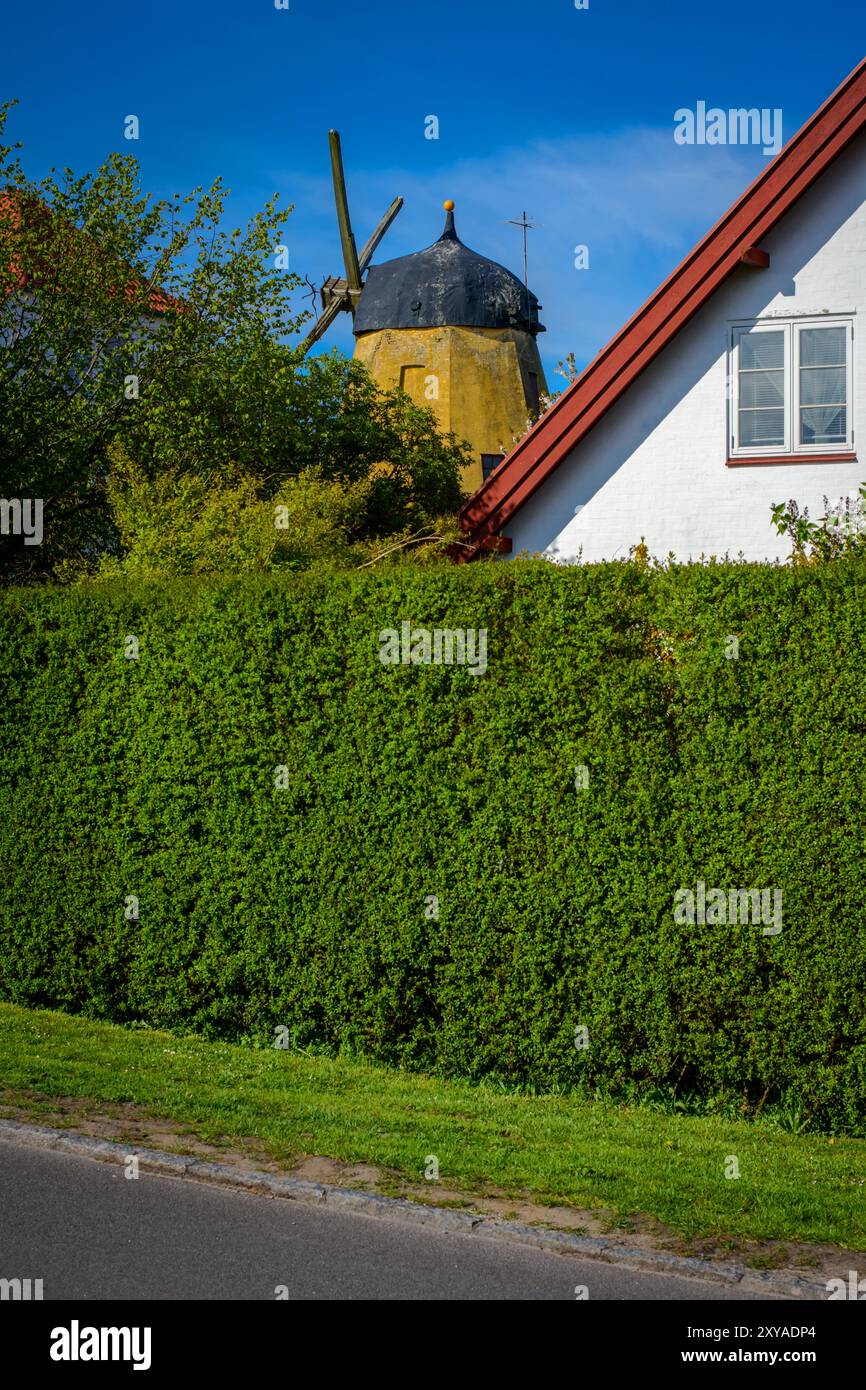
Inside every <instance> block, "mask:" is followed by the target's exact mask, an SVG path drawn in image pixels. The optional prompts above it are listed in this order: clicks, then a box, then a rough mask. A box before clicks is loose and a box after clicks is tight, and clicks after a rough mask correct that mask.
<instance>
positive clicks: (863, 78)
mask: <svg viewBox="0 0 866 1390" xmlns="http://www.w3.org/2000/svg"><path fill="white" fill-rule="evenodd" d="M864 125H866V58H864V59H862V60H861V62H860V63H859V64H858V65H857V67H856V68H855V69H854V71H853V72H852V73H850V74H849V76H848V77H846V79H845V81H844V82H843V83H842V84H841V85H840V86H839V87H837V89H836V91H835V92H833V94H832V95H831V96H830V97H828V98H827V100H826V101H825V102H824V104H823V105H822V106H820V107H819V108H818V110H817V111H816V112H815V114H814V115H813V116H810V118H809V120H808V121H806V123H805V125H803V126H802V127H801V129H800V130H799V131H798V132H797V133H796V135H794V136H792V137H791V139H790V140H789V141H788V143H787V144H786V145H785V146H784V148H783V149H782V150H780V152H779V154H778V155H776V157H775V159H774V160H773V161H772V162H771V163H770V164H768V165H767V168H766V169H764V170H763V171H762V172H761V173H760V174H759V175H758V177H757V178H756V179H755V180H754V182H753V183H752V184H750V185H749V187H748V188H747V189H746V191H745V192H744V193H743V194H742V195H741V196H740V197H739V198H738V199H737V201H736V202H735V203H734V204H733V205H732V207H730V208H729V209H728V211H727V212H726V213H724V215H723V216H722V217H721V218H720V219H719V221H718V222H717V223H716V224H715V226H714V227H713V228H712V229H711V230H710V231H709V232H708V233H707V234H706V236H705V237H703V239H702V240H701V241H699V242H698V244H697V246H696V247H695V248H694V250H692V251H691V252H690V253H689V254H688V256H686V258H685V260H683V261H682V262H681V263H680V264H679V265H678V266H677V268H676V270H674V271H673V272H672V273H671V274H670V275H669V276H668V278H667V279H666V280H665V281H664V282H663V283H662V284H661V285H660V286H659V288H658V289H657V290H656V291H655V293H654V294H653V295H652V296H651V297H650V298H649V299H648V300H647V301H646V303H645V304H644V305H642V307H641V308H640V309H638V311H637V313H635V314H634V315H633V316H632V317H631V318H630V319H629V320H628V322H627V323H626V324H625V326H624V327H623V328H621V329H620V330H619V332H618V333H617V334H616V335H615V336H614V337H613V338H612V339H611V341H610V342H609V343H608V344H607V346H606V347H604V348H602V350H601V352H599V353H598V355H597V356H596V357H595V358H593V360H592V361H591V362H590V363H589V365H588V366H587V367H585V368H584V370H583V372H582V373H581V374H580V376H579V377H578V378H577V380H576V381H575V382H573V384H572V385H571V386H569V387H568V388H567V390H566V391H564V392H563V394H562V396H560V398H559V400H558V401H557V402H556V404H555V405H553V406H551V407H550V409H549V410H548V411H546V412H545V414H544V415H543V416H542V417H541V419H540V420H539V421H538V423H537V424H536V425H535V426H534V428H533V429H532V430H531V431H530V432H529V433H528V434H527V435H525V436H524V437H523V439H521V440H520V442H519V443H518V444H517V445H515V447H514V448H513V449H512V451H511V453H510V454H508V455H507V457H506V458H505V459H504V460H503V462H502V463H501V464H500V465H499V466H498V468H496V469H495V470H494V472H493V473H491V475H490V477H489V478H488V479H487V480H486V481H485V482H484V483H483V484H482V486H481V487H480V488H479V489H478V491H477V492H476V493H474V494H473V495H472V497H470V498H469V499H468V500H467V501H466V502H465V503H464V504H463V507H462V508H461V510H460V524H461V526H462V527H463V529H464V531H468V532H469V533H470V535H471V537H472V539H473V540H474V541H477V542H478V543H479V544H480V543H481V542H482V541H484V540H485V539H487V538H488V537H490V536H493V535H495V534H496V533H497V532H499V531H500V530H501V529H502V528H503V527H504V526H505V525H506V524H507V522H508V521H509V519H510V518H511V517H512V516H514V514H515V512H517V511H518V510H519V509H520V508H521V507H522V506H523V505H524V504H525V503H526V502H527V501H528V500H529V498H530V497H531V496H532V494H533V493H534V492H535V491H536V489H537V488H538V487H540V486H541V484H542V483H543V482H544V481H545V479H546V478H548V477H549V475H550V474H551V473H552V472H553V470H554V469H555V468H556V467H557V466H558V465H559V464H560V463H561V462H562V460H563V459H564V458H565V457H566V456H567V455H568V454H569V453H570V452H571V450H572V449H573V448H574V447H575V445H576V444H578V443H579V442H580V441H581V440H582V439H583V438H584V437H585V435H587V434H588V433H589V431H590V430H591V429H592V427H593V425H595V424H597V423H598V421H599V420H600V419H601V418H602V416H603V415H604V414H605V413H606V412H607V411H608V410H609V409H610V408H611V406H612V405H613V404H614V402H615V401H617V400H618V399H619V398H620V396H622V395H623V393H624V392H625V391H626V390H627V388H628V387H629V386H630V385H631V383H632V382H633V381H634V380H635V378H636V377H637V376H638V375H639V374H640V373H641V372H642V371H643V370H644V369H645V368H646V367H647V366H648V365H649V363H650V362H652V360H653V359H654V358H655V357H656V356H657V355H658V354H659V353H660V352H661V351H662V349H663V348H664V347H666V346H667V344H668V343H669V342H670V341H671V340H672V339H673V338H674V336H675V335H676V334H677V333H678V332H679V330H680V329H681V328H682V327H683V326H684V325H685V324H686V323H687V322H688V321H689V319H691V318H692V317H693V315H694V314H696V313H697V311H698V310H699V309H700V308H701V307H702V306H703V305H704V304H705V303H706V302H707V300H708V299H709V298H710V296H711V295H712V294H714V293H715V291H716V290H717V289H718V288H719V286H720V285H721V284H722V283H723V282H724V281H725V280H726V279H727V278H728V276H730V275H731V274H732V273H733V272H734V270H736V268H737V266H738V265H739V264H740V263H741V258H742V256H743V253H744V252H745V251H747V250H749V249H750V248H752V247H755V246H757V245H758V244H759V242H760V240H761V238H762V237H764V236H766V234H767V233H768V232H769V231H770V229H771V228H772V227H774V226H775V225H776V223H777V222H779V221H780V220H781V219H782V217H784V215H785V213H787V212H788V211H789V209H790V208H791V207H793V205H794V204H795V203H796V202H797V200H798V199H799V198H801V197H802V195H803V194H804V193H805V192H806V191H807V190H808V189H809V188H810V187H811V186H812V184H813V183H814V182H815V181H816V180H817V179H818V178H819V177H820V175H821V174H822V173H823V172H824V171H825V169H827V167H828V166H829V165H830V164H831V163H832V161H833V160H834V159H835V158H836V156H837V155H838V154H840V153H841V152H842V150H843V149H845V147H846V146H847V145H848V144H849V143H850V142H851V141H852V140H853V139H854V137H855V136H856V135H857V134H858V133H859V131H860V130H862V129H863V127H864Z"/></svg>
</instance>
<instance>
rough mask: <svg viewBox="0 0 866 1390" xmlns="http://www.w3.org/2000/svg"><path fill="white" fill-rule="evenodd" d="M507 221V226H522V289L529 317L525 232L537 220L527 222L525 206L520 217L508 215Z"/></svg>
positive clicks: (528, 316)
mask: <svg viewBox="0 0 866 1390" xmlns="http://www.w3.org/2000/svg"><path fill="white" fill-rule="evenodd" d="M507 222H508V226H509V227H522V228H523V287H524V289H525V290H526V316H527V318H530V314H531V300H530V298H529V268H528V258H527V254H526V233H527V230H528V229H529V228H531V227H537V226H538V223H537V222H527V220H526V209H525V208H524V210H523V215H522V217H521V218H520V219H519V220H518V219H517V218H515V217H509V218H508V219H507ZM530 322H531V318H530Z"/></svg>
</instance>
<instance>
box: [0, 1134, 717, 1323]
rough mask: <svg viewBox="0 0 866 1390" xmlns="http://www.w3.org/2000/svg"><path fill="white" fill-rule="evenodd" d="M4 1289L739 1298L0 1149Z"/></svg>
mask: <svg viewBox="0 0 866 1390" xmlns="http://www.w3.org/2000/svg"><path fill="white" fill-rule="evenodd" d="M0 1278H7V1279H9V1278H19V1279H26V1278H30V1279H42V1280H43V1296H44V1299H45V1300H51V1299H88V1298H89V1299H274V1297H275V1290H276V1289H277V1287H278V1286H279V1285H285V1286H286V1287H287V1289H288V1296H289V1298H290V1299H317V1300H332V1299H432V1300H441V1299H459V1300H473V1299H519V1300H526V1299H568V1300H573V1299H574V1298H575V1296H576V1295H575V1287H576V1286H577V1285H585V1286H586V1288H587V1291H588V1296H589V1298H590V1299H617V1300H624V1299H629V1300H630V1299H651V1300H656V1301H660V1300H663V1301H679V1300H684V1299H685V1300H691V1301H694V1300H704V1299H712V1300H719V1301H721V1300H739V1299H742V1298H743V1297H744V1294H743V1292H742V1290H738V1289H737V1288H728V1287H727V1286H721V1285H718V1284H713V1283H704V1282H699V1281H696V1280H692V1279H683V1278H680V1277H673V1276H670V1275H664V1274H655V1273H645V1272H642V1271H637V1270H633V1269H627V1268H624V1267H620V1266H616V1265H611V1264H605V1263H602V1262H600V1261H594V1260H580V1259H575V1258H574V1257H573V1256H570V1255H558V1254H552V1253H548V1252H545V1251H541V1250H535V1249H532V1248H531V1247H523V1246H520V1245H515V1244H513V1243H512V1242H506V1241H502V1240H497V1239H495V1238H488V1237H484V1236H477V1235H468V1234H462V1233H452V1232H438V1231H428V1230H425V1229H424V1228H419V1227H415V1226H412V1225H409V1224H407V1223H405V1222H400V1221H397V1220H395V1221H393V1222H391V1221H389V1220H383V1219H381V1218H376V1217H370V1216H361V1215H355V1214H346V1213H343V1212H336V1211H328V1210H327V1208H326V1207H325V1208H317V1207H313V1206H304V1205H300V1204H298V1203H295V1202H291V1201H284V1200H282V1199H274V1198H269V1197H260V1196H251V1195H248V1194H246V1193H242V1192H237V1191H235V1190H233V1189H224V1188H218V1187H209V1186H205V1185H203V1184H201V1183H194V1182H191V1181H189V1180H185V1179H182V1178H180V1179H179V1178H167V1177H157V1176H152V1175H150V1174H147V1173H142V1174H141V1176H140V1177H139V1178H138V1179H129V1178H126V1177H125V1176H124V1169H123V1168H122V1167H119V1166H115V1165H114V1164H107V1163H99V1162H95V1161H94V1160H92V1159H88V1158H82V1157H79V1156H77V1155H73V1154H64V1153H56V1152H51V1151H44V1150H38V1149H33V1148H28V1147H25V1146H23V1145H22V1146H18V1145H17V1144H15V1143H13V1142H8V1141H6V1140H4V1141H3V1142H0Z"/></svg>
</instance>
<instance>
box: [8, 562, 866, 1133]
mask: <svg viewBox="0 0 866 1390" xmlns="http://www.w3.org/2000/svg"><path fill="white" fill-rule="evenodd" d="M864 612H866V564H864V562H862V561H860V560H851V561H842V562H839V563H836V564H833V565H828V566H824V567H806V568H797V569H782V568H769V567H762V566H752V565H729V564H719V565H708V566H680V567H673V568H671V569H668V570H661V571H648V570H646V569H644V568H641V567H640V566H638V565H636V564H616V565H600V566H588V567H575V568H567V569H563V568H557V567H554V566H551V565H547V564H545V563H543V562H512V563H506V564H502V563H495V564H489V565H478V566H472V567H463V568H456V567H452V566H447V567H438V566H431V567H430V568H428V569H426V570H423V569H422V570H418V569H415V568H412V567H410V566H397V567H395V568H392V569H389V570H388V571H387V572H383V573H379V572H377V571H376V570H375V569H374V570H371V571H368V572H365V573H363V574H357V573H356V574H346V575H340V576H336V577H334V576H331V577H328V578H316V577H314V576H311V575H303V574H302V575H297V576H294V577H287V576H256V577H237V578H233V579H226V580H222V581H218V582H217V581H213V580H194V579H182V580H173V581H168V582H160V583H154V582H151V583H147V582H136V583H133V582H132V581H125V582H121V581H114V582H111V583H109V582H106V583H103V584H99V585H90V586H87V585H86V586H83V587H80V588H76V589H66V590H36V589H26V590H22V589H19V590H13V591H7V592H6V593H5V594H4V595H3V596H2V598H0V613H2V618H0V623H2V656H0V664H2V679H3V690H4V692H5V699H4V702H3V709H2V715H0V719H2V745H3V753H2V765H0V766H2V773H0V776H2V780H3V783H4V786H3V789H2V801H0V808H2V809H0V854H2V862H3V865H4V874H3V887H2V905H0V920H2V933H3V934H2V945H0V996H2V997H3V998H5V999H8V1000H12V1001H15V1002H19V1003H23V1004H29V1005H33V1006H53V1007H60V1008H64V1009H67V1010H70V1011H75V1012H82V1013H85V1014H87V1015H89V1016H91V1017H99V1018H109V1019H114V1020H117V1021H120V1022H131V1021H135V1020H144V1021H146V1022H148V1023H151V1024H154V1025H158V1026H165V1027H169V1028H173V1029H176V1030H196V1031H198V1032H201V1033H204V1034H205V1035H207V1036H211V1037H217V1036H218V1037H224V1038H238V1037H252V1038H255V1039H258V1040H259V1041H260V1042H263V1043H270V1042H272V1041H273V1040H274V1036H275V1034H274V1029H275V1028H278V1027H281V1026H284V1027H285V1028H286V1029H287V1030H288V1037H289V1039H290V1040H291V1042H292V1044H293V1045H301V1046H311V1047H317V1048H327V1049H331V1050H338V1049H340V1050H343V1051H346V1052H357V1053H365V1054H367V1055H370V1056H372V1057H375V1058H378V1059H380V1060H383V1061H386V1062H388V1063H391V1064H393V1065H397V1066H405V1067H423V1068H427V1069H431V1070H438V1071H439V1072H440V1073H447V1074H454V1075H458V1074H459V1075H463V1076H468V1077H471V1078H478V1077H482V1076H486V1077H491V1078H498V1079H501V1080H502V1081H503V1082H505V1083H508V1084H524V1085H531V1086H534V1087H538V1088H541V1089H544V1088H549V1087H555V1086H559V1087H570V1086H575V1087H586V1088H601V1089H603V1090H604V1091H606V1092H612V1093H616V1092H617V1091H620V1092H624V1091H627V1090H629V1089H630V1088H631V1090H632V1091H633V1090H634V1088H635V1087H637V1088H638V1091H639V1090H640V1088H645V1089H646V1090H649V1089H650V1088H653V1087H663V1088H664V1087H666V1088H668V1089H670V1088H672V1087H674V1086H675V1087H677V1091H678V1094H692V1095H694V1094H698V1095H701V1096H703V1097H705V1098H706V1099H707V1101H708V1103H709V1102H713V1103H715V1102H719V1103H720V1102H721V1101H722V1100H724V1101H725V1103H726V1104H728V1105H730V1104H731V1103H733V1100H734V1098H735V1099H736V1102H737V1104H741V1105H742V1109H743V1111H744V1113H749V1112H754V1111H756V1110H757V1109H759V1108H760V1107H761V1106H762V1105H765V1104H772V1103H775V1102H776V1101H781V1102H782V1103H783V1104H784V1105H788V1106H794V1107H796V1108H798V1109H799V1111H800V1112H802V1114H803V1115H804V1116H806V1117H809V1119H810V1122H812V1123H815V1124H820V1125H824V1126H831V1127H834V1128H836V1129H837V1130H839V1131H840V1132H848V1133H852V1134H862V1133H864V1096H866V1028H864V1018H866V1004H864V998H866V991H864V978H866V933H864V927H863V920H864V915H863V914H864V903H866V863H864V856H863V845H864V831H866V796H864V774H863V768H864V766H866V680H864V675H866V659H864V658H866V625H864V620H863V615H864ZM403 620H408V621H410V622H411V623H412V624H413V625H416V626H419V627H426V628H435V627H445V628H475V629H481V628H485V629H487V632H488V668H487V671H486V674H484V675H481V674H473V672H472V670H471V669H469V667H467V666H458V665H455V666H444V665H440V666H437V665H426V666H425V665H418V666H415V665H406V666H403V665H393V666H389V665H383V664H382V663H381V662H380V661H379V659H378V653H379V643H378V635H379V632H380V630H382V629H385V628H399V626H400V623H401V622H402V621H403ZM130 635H134V636H135V637H136V638H137V639H138V642H139V657H138V659H137V660H129V659H126V657H125V643H126V639H127V637H128V636H130ZM732 638H736V639H737V640H738V642H739V654H738V656H736V655H735V654H734V645H735V644H734V643H732V641H731V639H732ZM282 765H285V766H286V767H287V769H288V773H287V785H286V786H285V787H277V786H276V785H275V770H276V768H277V767H279V766H282ZM579 765H584V766H585V767H586V768H587V770H588V785H587V786H586V787H585V788H583V787H580V786H576V775H575V768H576V767H577V766H579ZM698 880H703V881H704V882H705V883H706V884H707V885H708V887H709V886H721V887H723V888H724V889H726V890H727V889H732V888H743V889H747V888H779V889H781V891H782V893H783V929H782V931H781V933H780V934H778V935H775V936H767V935H764V933H763V931H762V928H761V926H760V925H753V924H750V925H730V924H725V925H721V924H720V925H709V924H707V925H698V924H695V925H692V926H688V925H682V924H679V923H678V922H676V921H675V920H674V911H673V906H674V895H675V894H676V892H677V890H678V889H681V888H685V887H692V888H694V887H695V885H696V883H697V881H698ZM131 895H134V896H135V897H137V898H138V900H139V917H138V920H127V918H126V916H125V912H124V905H125V904H126V903H127V900H128V898H129V897H130V896H131ZM429 895H435V896H436V897H437V898H438V900H439V913H438V918H437V917H436V915H435V912H434V909H433V906H432V904H431V902H430V896H429ZM581 1025H583V1026H585V1027H586V1028H587V1030H588V1041H589V1046H588V1047H587V1048H585V1049H578V1048H577V1047H576V1046H575V1029H576V1028H578V1027H579V1026H581Z"/></svg>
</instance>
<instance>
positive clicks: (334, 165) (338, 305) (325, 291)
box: [301, 130, 403, 353]
mask: <svg viewBox="0 0 866 1390" xmlns="http://www.w3.org/2000/svg"><path fill="white" fill-rule="evenodd" d="M328 140H329V143H330V146H331V170H332V172H333V176H334V200H335V202H336V204H337V221H338V223H339V227H340V242H341V244H342V248H343V265H344V267H345V270H346V275H345V279H340V278H339V277H337V276H336V275H329V276H328V278H327V280H326V281H325V283H324V285H323V286H322V288H321V290H320V292H319V293H320V297H321V301H322V313H321V316H320V318H318V319H317V320H316V322H315V324H314V325H313V327H312V328H311V330H310V332H309V333H308V334H307V336H306V338H305V339H304V341H303V342H302V343H301V352H302V353H306V352H309V350H310V348H311V347H312V346H313V343H316V342H318V340H319V338H321V336H322V334H323V333H325V332H326V331H327V330H328V328H330V326H331V324H332V323H333V322H334V319H335V318H336V317H337V315H338V314H341V313H342V312H343V311H344V310H348V312H349V313H351V314H353V315H354V313H355V306H356V305H357V303H358V300H359V299H360V297H361V290H362V288H363V287H362V284H361V276H362V275H363V274H364V271H365V270H366V269H367V267H368V266H369V264H370V262H371V260H372V259H373V252H374V251H375V250H376V247H377V246H378V245H379V242H380V241H381V240H382V238H383V236H384V235H385V233H386V232H387V230H388V228H389V227H390V225H391V223H392V222H393V221H394V218H395V217H396V216H397V213H398V212H399V211H400V209H401V207H402V206H403V199H402V198H395V199H394V201H393V203H392V204H391V206H390V207H389V208H388V211H387V212H386V213H385V215H384V217H383V218H382V220H381V221H380V222H379V224H378V226H377V227H376V230H375V231H374V232H373V234H372V236H371V237H370V239H369V241H367V242H366V244H365V245H364V247H363V249H362V251H361V254H360V256H359V255H358V252H357V249H356V247H355V238H354V236H353V234H352V223H351V220H350V218H349V200H348V198H347V196H346V177H345V174H344V173H343V151H342V148H341V146H340V137H339V135H338V133H337V131H336V130H332V131H331V132H330V134H329V136H328Z"/></svg>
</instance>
